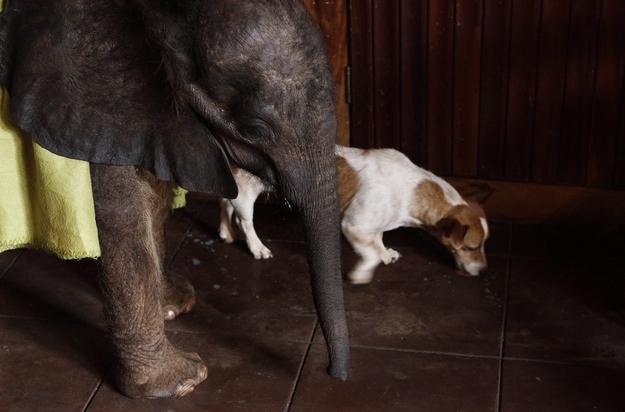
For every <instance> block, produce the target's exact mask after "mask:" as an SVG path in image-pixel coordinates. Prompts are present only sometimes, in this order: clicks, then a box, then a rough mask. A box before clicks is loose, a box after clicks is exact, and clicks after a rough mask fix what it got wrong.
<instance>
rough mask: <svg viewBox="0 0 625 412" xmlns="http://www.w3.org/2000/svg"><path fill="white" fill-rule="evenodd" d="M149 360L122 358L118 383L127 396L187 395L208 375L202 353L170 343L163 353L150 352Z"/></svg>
mask: <svg viewBox="0 0 625 412" xmlns="http://www.w3.org/2000/svg"><path fill="white" fill-rule="evenodd" d="M148 359H149V360H147V361H146V360H145V359H144V360H141V359H136V358H132V360H127V361H124V360H122V361H121V363H120V365H119V366H118V368H117V385H118V388H119V390H120V391H121V392H122V393H123V394H124V395H126V396H128V397H130V398H135V399H154V398H170V397H174V396H184V395H187V394H188V393H190V392H192V391H193V389H194V388H195V387H196V386H197V385H198V384H199V383H200V382H202V381H203V380H204V379H206V377H207V376H208V369H207V368H206V365H205V364H204V362H202V360H201V359H200V357H199V356H198V354H196V353H193V352H185V351H181V350H179V349H176V348H175V347H173V346H172V345H171V344H170V343H169V342H167V343H166V349H165V350H164V351H162V353H161V354H150V356H149V358H148Z"/></svg>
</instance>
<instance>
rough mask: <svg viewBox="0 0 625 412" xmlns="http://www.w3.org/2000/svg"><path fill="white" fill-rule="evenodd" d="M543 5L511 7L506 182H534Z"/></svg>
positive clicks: (536, 1) (525, 0)
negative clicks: (540, 24)
mask: <svg viewBox="0 0 625 412" xmlns="http://www.w3.org/2000/svg"><path fill="white" fill-rule="evenodd" d="M541 3H542V2H541V0H514V1H513V3H512V19H511V25H510V60H509V61H510V66H509V70H508V76H509V81H508V104H507V119H506V151H505V153H506V164H505V178H506V179H507V180H512V181H529V180H530V178H531V171H532V145H533V142H534V138H533V134H534V104H535V98H536V58H537V53H538V33H539V23H540V6H541Z"/></svg>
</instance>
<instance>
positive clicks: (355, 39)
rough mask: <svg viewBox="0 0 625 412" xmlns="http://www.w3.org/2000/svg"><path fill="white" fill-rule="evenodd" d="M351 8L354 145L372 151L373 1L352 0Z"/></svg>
mask: <svg viewBox="0 0 625 412" xmlns="http://www.w3.org/2000/svg"><path fill="white" fill-rule="evenodd" d="M349 8H350V10H349V11H350V12H349V21H350V30H349V38H350V48H351V53H350V68H351V82H352V85H351V87H352V104H351V111H350V114H351V125H352V136H351V144H352V145H353V146H355V147H362V148H369V147H374V145H375V139H374V136H375V125H374V121H373V119H374V116H373V114H374V113H373V107H374V97H373V90H374V89H373V21H372V18H373V11H372V1H371V0H350V1H349Z"/></svg>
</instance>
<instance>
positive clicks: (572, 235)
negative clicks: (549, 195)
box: [510, 225, 625, 262]
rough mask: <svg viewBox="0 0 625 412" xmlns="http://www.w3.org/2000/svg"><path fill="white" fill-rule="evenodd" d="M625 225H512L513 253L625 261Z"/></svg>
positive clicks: (516, 254)
mask: <svg viewBox="0 0 625 412" xmlns="http://www.w3.org/2000/svg"><path fill="white" fill-rule="evenodd" d="M624 249H625V229H617V228H615V229H606V228H599V227H587V226H538V225H534V226H526V225H514V226H513V227H512V242H511V249H510V253H511V255H512V256H518V257H532V258H545V259H563V260H575V261H595V262H602V261H615V260H618V261H620V262H623V261H625V255H624V254H623V250H624Z"/></svg>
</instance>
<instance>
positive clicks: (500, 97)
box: [477, 0, 511, 179]
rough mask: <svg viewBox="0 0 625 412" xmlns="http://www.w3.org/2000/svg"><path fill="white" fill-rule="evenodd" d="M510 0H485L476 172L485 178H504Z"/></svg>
mask: <svg viewBox="0 0 625 412" xmlns="http://www.w3.org/2000/svg"><path fill="white" fill-rule="evenodd" d="M510 3H511V2H510V1H505V2H501V1H496V0H486V1H485V2H484V23H483V36H482V64H481V71H482V74H481V86H480V130H479V146H478V172H477V174H478V176H479V177H482V178H487V179H503V178H504V159H505V133H506V130H505V128H506V108H507V98H508V94H507V93H508V85H507V82H508V57H509V47H508V45H509V42H510V37H509V36H510V19H511V7H510V6H511V4H510Z"/></svg>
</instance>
